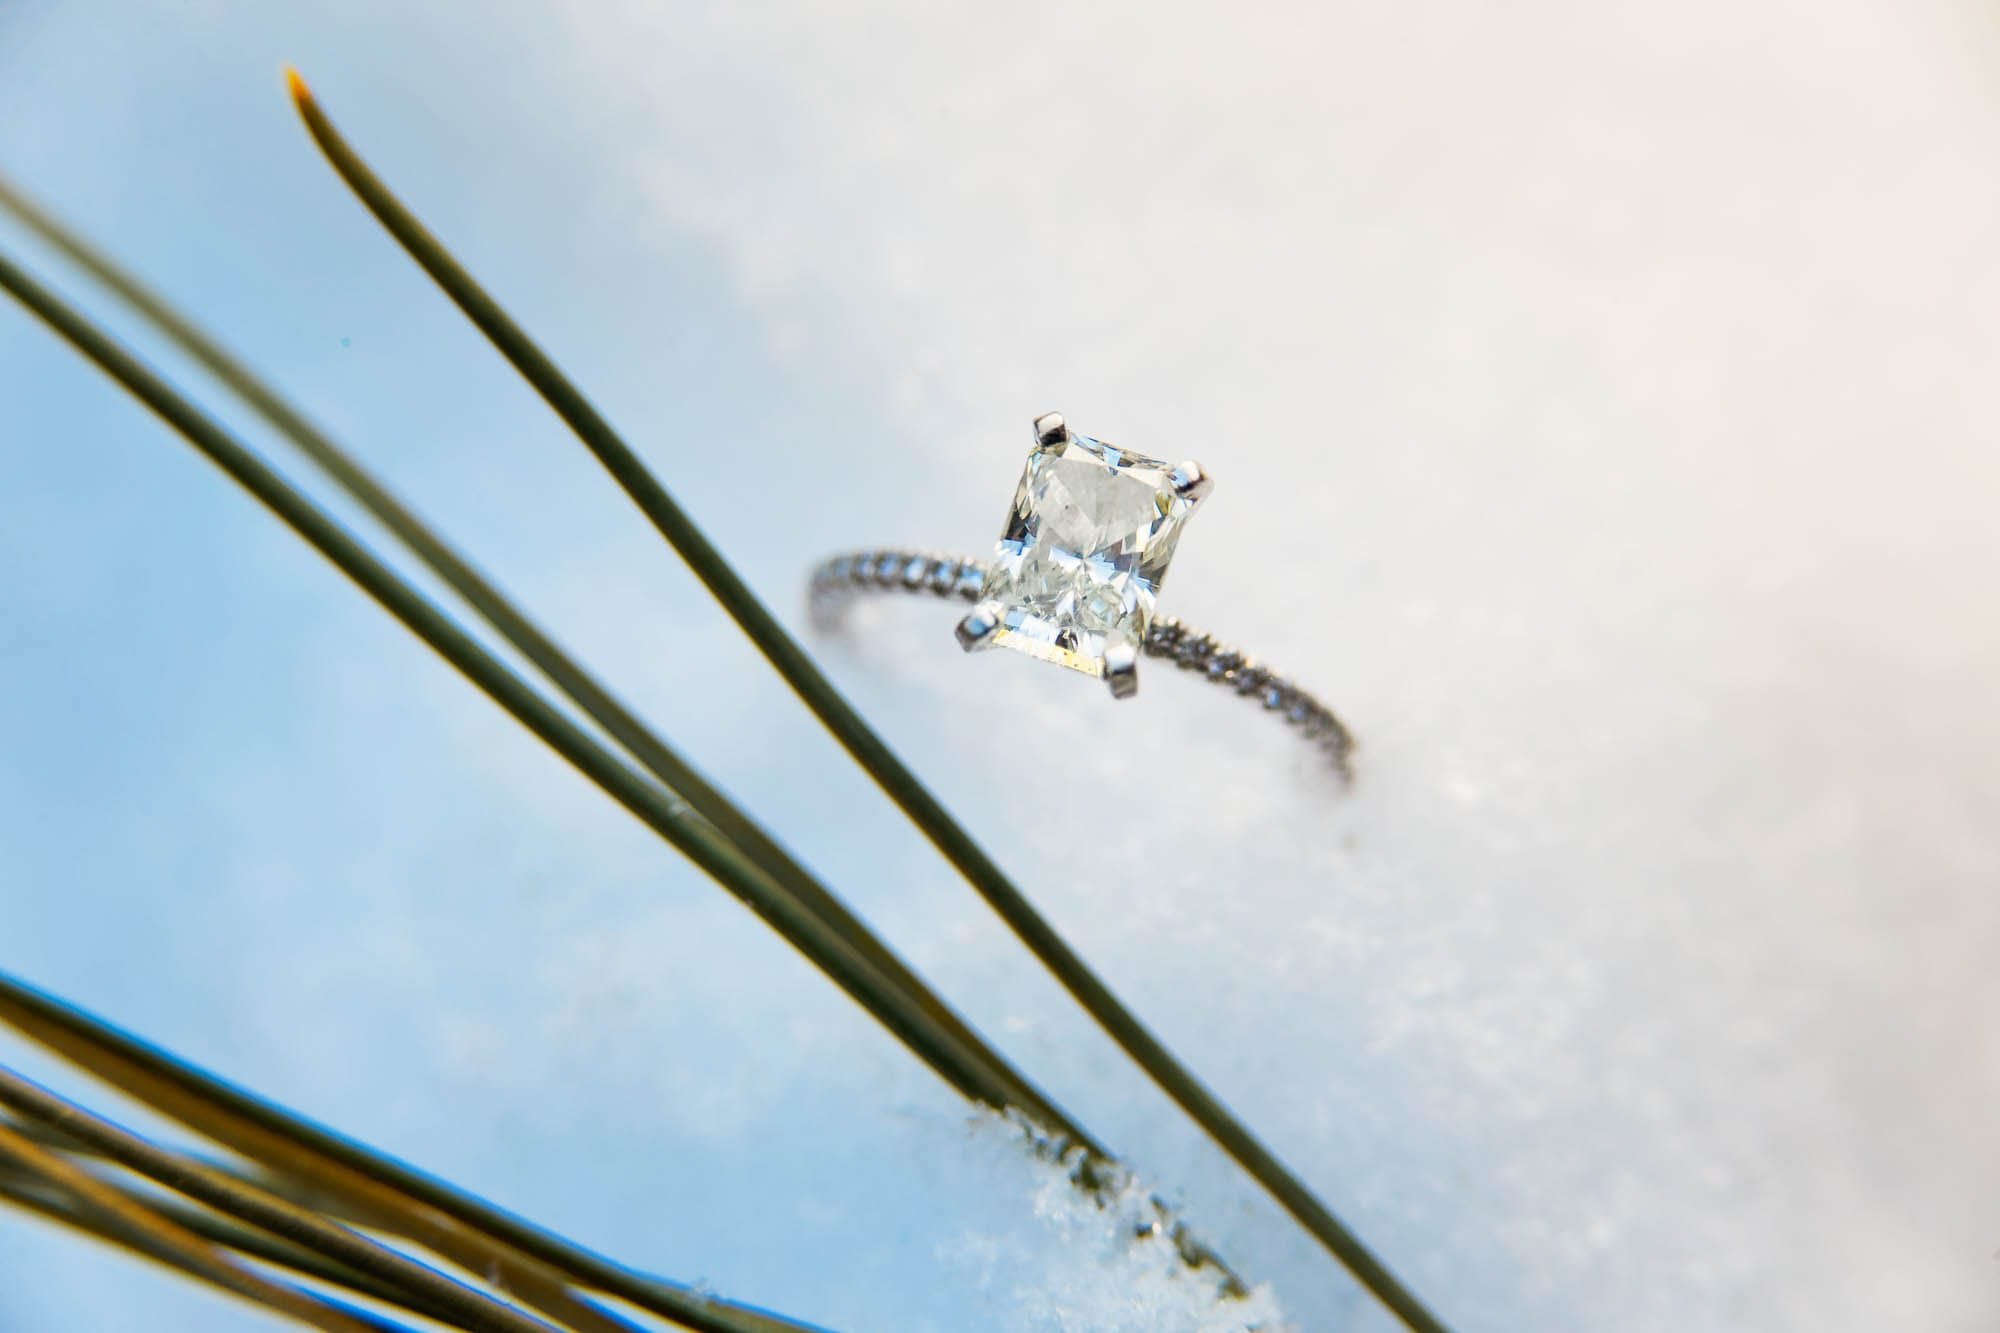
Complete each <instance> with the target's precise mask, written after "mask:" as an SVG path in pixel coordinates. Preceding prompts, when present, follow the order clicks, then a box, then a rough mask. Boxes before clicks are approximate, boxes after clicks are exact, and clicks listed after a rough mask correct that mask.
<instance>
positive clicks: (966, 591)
mask: <svg viewBox="0 0 2000 1333" xmlns="http://www.w3.org/2000/svg"><path fill="white" fill-rule="evenodd" d="M986 570H987V566H986V563H985V562H984V561H981V560H976V559H972V558H969V557H963V556H950V555H939V554H937V553H936V552H931V551H917V550H910V549H907V548H901V547H878V548H870V549H867V550H859V551H850V552H846V553H843V554H841V555H837V556H834V557H832V558H831V559H828V560H824V561H822V562H821V563H820V564H819V566H818V567H817V568H815V569H814V570H813V572H812V580H811V584H810V599H811V609H812V617H813V623H814V624H815V625H816V626H818V627H820V628H822V629H830V628H832V627H833V626H835V625H836V624H838V622H839V619H840V616H841V613H842V612H843V611H844V609H845V607H846V605H847V603H848V602H849V601H850V600H851V599H852V598H853V597H854V596H855V595H856V594H859V593H867V592H928V593H930V594H932V595H933V596H937V597H941V598H946V599H952V600H957V601H963V602H975V601H977V600H978V599H979V593H980V590H981V589H982V588H983V587H984V586H985V582H986ZM1140 648H1141V650H1142V651H1143V652H1144V653H1145V654H1146V656H1148V657H1161V658H1166V659H1169V660H1171V661H1172V662H1173V663H1174V664H1175V665H1176V666H1178V667H1180V668H1181V669H1182V670H1184V671H1190V672H1197V673H1199V674H1200V675H1202V676H1203V677H1205V678H1206V679H1208V680H1211V681H1214V682H1215V683H1216V684H1218V685H1224V686H1229V687H1231V688H1233V689H1234V690H1235V691H1236V693H1237V694H1239V695H1242V696H1244V697H1245V698H1250V699H1255V700H1256V701H1257V702H1259V703H1260V704H1262V705H1263V707H1264V709H1265V711H1266V712H1269V713H1273V714H1275V715H1277V716H1278V717H1280V718H1282V719H1283V720H1284V721H1285V722H1286V723H1287V724H1288V725H1290V726H1291V727H1293V728H1294V729H1296V730H1297V731H1298V733H1299V734H1300V736H1301V737H1303V738H1304V739H1306V740H1308V741H1310V742H1312V743H1313V744H1314V745H1315V746H1317V747H1318V748H1319V749H1320V750H1322V751H1323V752H1324V753H1325V754H1326V756H1327V759H1328V760H1329V761H1330V762H1331V763H1332V764H1333V766H1334V767H1335V768H1336V769H1337V770H1339V772H1340V775H1341V776H1342V777H1343V778H1348V779H1351V778H1352V777H1353V756H1354V750H1355V741H1354V736H1353V733H1351V732H1349V731H1348V729H1347V727H1346V725H1345V724H1344V723H1342V722H1341V720H1340V718H1339V717H1338V716H1336V715H1335V714H1334V711H1333V710H1332V709H1331V708H1328V707H1327V706H1326V705H1325V704H1323V703H1321V702H1320V701H1319V700H1318V699H1316V698H1314V697H1313V696H1312V695H1310V694H1308V693H1307V692H1306V691H1305V690H1304V689H1302V688H1300V687H1299V686H1298V685H1297V684H1295V683H1293V682H1292V681H1290V680H1288V679H1286V678H1285V677H1283V676H1281V675H1279V674H1278V673H1277V672H1275V671H1272V670H1271V669H1270V668H1269V667H1267V666H1265V665H1264V664H1263V663H1262V662H1259V661H1258V660H1257V659H1256V658H1254V657H1251V656H1250V655H1249V654H1247V653H1243V652H1239V651H1237V650H1236V649H1234V648H1230V647H1228V646H1226V645H1224V644H1222V643H1220V642H1218V641H1216V640H1215V639H1213V638H1211V637H1210V636H1209V635H1207V634H1204V633H1202V632H1200V631H1199V630H1196V629H1193V628H1192V627H1190V626H1187V625H1184V624H1182V623H1181V622H1180V621H1179V620H1177V619H1175V618H1174V617H1172V616H1156V617H1154V619H1153V623H1152V625H1151V627H1150V628H1149V629H1148V630H1147V631H1146V641H1145V642H1144V643H1143V644H1141V645H1140Z"/></svg>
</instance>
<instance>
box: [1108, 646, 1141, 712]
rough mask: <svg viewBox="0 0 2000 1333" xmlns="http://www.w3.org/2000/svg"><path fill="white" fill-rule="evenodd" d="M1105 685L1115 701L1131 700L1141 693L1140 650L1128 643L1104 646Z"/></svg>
mask: <svg viewBox="0 0 2000 1333" xmlns="http://www.w3.org/2000/svg"><path fill="white" fill-rule="evenodd" d="M1104 683H1105V684H1107V685H1109V686H1110V687H1111V697H1112V698H1114V699H1129V698H1131V697H1132V696H1133V695H1135V694H1137V693H1138V692H1139V650H1138V649H1137V648H1134V647H1133V646H1132V645H1131V643H1129V642H1128V641H1126V640H1124V639H1120V640H1119V641H1118V642H1117V643H1108V644H1106V645H1105V646H1104Z"/></svg>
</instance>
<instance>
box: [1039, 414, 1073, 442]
mask: <svg viewBox="0 0 2000 1333" xmlns="http://www.w3.org/2000/svg"><path fill="white" fill-rule="evenodd" d="M1067 439H1069V427H1068V425H1066V424H1065V423H1064V422H1063V418H1062V413H1060V412H1044V413H1042V414H1041V415H1040V416H1038V417H1036V418H1035V443H1036V444H1048V445H1055V444H1061V443H1063V441H1065V440H1067Z"/></svg>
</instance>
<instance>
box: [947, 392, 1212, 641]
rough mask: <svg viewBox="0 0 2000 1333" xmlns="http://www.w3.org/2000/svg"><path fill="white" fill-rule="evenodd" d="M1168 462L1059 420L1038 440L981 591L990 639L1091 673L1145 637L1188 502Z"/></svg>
mask: <svg viewBox="0 0 2000 1333" xmlns="http://www.w3.org/2000/svg"><path fill="white" fill-rule="evenodd" d="M1174 471H1175V469H1174V466H1173V465H1172V464H1170V463H1163V462H1161V461H1160V460H1159V459H1157V458H1145V457H1142V456H1141V455H1139V454H1134V453H1127V452H1126V451H1124V450H1122V449H1119V448H1117V447H1116V446H1114V445H1109V444H1106V443H1104V442H1103V441H1102V440H1092V439H1087V438H1085V437H1084V436H1081V435H1077V434H1074V433H1072V432H1069V431H1067V430H1065V431H1062V432H1061V433H1060V435H1059V437H1058V438H1056V439H1053V440H1045V441H1043V442H1042V443H1040V444H1037V445H1036V447H1035V451H1034V452H1033V453H1032V454H1029V455H1028V466H1027V469H1026V470H1025V471H1024V472H1022V474H1021V485H1020V487H1019V488H1018V489H1017V490H1016V491H1015V492H1014V508H1013V511H1012V512H1011V513H1010V514H1009V515H1008V516H1007V529H1006V531H1005V532H1004V533H1002V534H1001V537H1000V544H999V548H998V553H997V557H996V559H995V560H994V563H993V568H992V570H991V571H990V572H989V573H988V575H987V578H986V584H985V587H984V588H982V589H981V591H980V600H981V603H982V605H983V606H992V607H994V608H995V609H996V610H997V619H998V625H997V627H996V628H995V629H994V630H993V632H992V642H994V643H998V644H1004V645H1006V646H1007V647H1009V648H1014V649H1018V650H1019V651H1021V652H1024V653H1027V654H1029V655H1031V656H1034V657H1039V658H1041V659H1043V660H1044V661H1048V662H1055V663H1058V664H1060V665H1062V666H1066V667H1070V668H1072V669H1073V670H1076V671H1083V672H1088V673H1089V674H1090V675H1093V676H1102V675H1103V674H1104V673H1105V666H1104V657H1105V652H1106V650H1107V649H1108V648H1111V647H1113V646H1115V645H1117V644H1119V643H1127V644H1130V645H1131V646H1132V647H1134V648H1137V647H1138V646H1139V645H1141V644H1143V643H1144V642H1145V641H1146V630H1147V628H1148V627H1149V626H1150V625H1151V624H1152V621H1153V599H1154V598H1155V597H1156V596H1158V594H1159V591H1160V581H1161V580H1162V579H1164V578H1165V577H1166V573H1167V562H1168V561H1170V560H1172V559H1173V557H1174V545H1175V543H1177V542H1178V541H1179V540H1180V535H1181V524H1182V522H1184V521H1185V520H1186V518H1187V516H1188V514H1189V512H1191V511H1192V510H1193V509H1194V506H1195V500H1194V498H1193V497H1190V496H1188V495H1186V494H1183V490H1184V489H1185V481H1184V480H1183V482H1182V484H1181V485H1180V486H1177V485H1176V483H1175V477H1174Z"/></svg>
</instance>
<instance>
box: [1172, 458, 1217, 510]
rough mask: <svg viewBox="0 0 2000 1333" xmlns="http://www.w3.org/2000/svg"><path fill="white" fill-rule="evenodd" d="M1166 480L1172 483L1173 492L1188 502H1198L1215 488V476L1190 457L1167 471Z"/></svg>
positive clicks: (1204, 498)
mask: <svg viewBox="0 0 2000 1333" xmlns="http://www.w3.org/2000/svg"><path fill="white" fill-rule="evenodd" d="M1167 480H1168V481H1169V482H1171V483H1172V484H1173V488H1174V494H1176V495H1178V496H1180V497H1181V498H1182V499H1183V500H1186V501H1187V502H1188V503H1189V504H1200V503H1201V502H1202V501H1203V500H1206V499H1207V498H1208V496H1209V492H1210V491H1213V490H1214V489H1215V478H1214V477H1211V476H1209V475H1208V473H1207V472H1205V471H1204V470H1203V469H1202V466H1201V464H1199V463H1197V462H1195V461H1194V460H1193V459H1192V458H1190V459H1189V460H1188V461H1187V462H1185V463H1182V464H1181V465H1180V466H1179V467H1177V468H1175V469H1174V470H1173V471H1172V472H1170V473H1168V474H1167Z"/></svg>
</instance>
